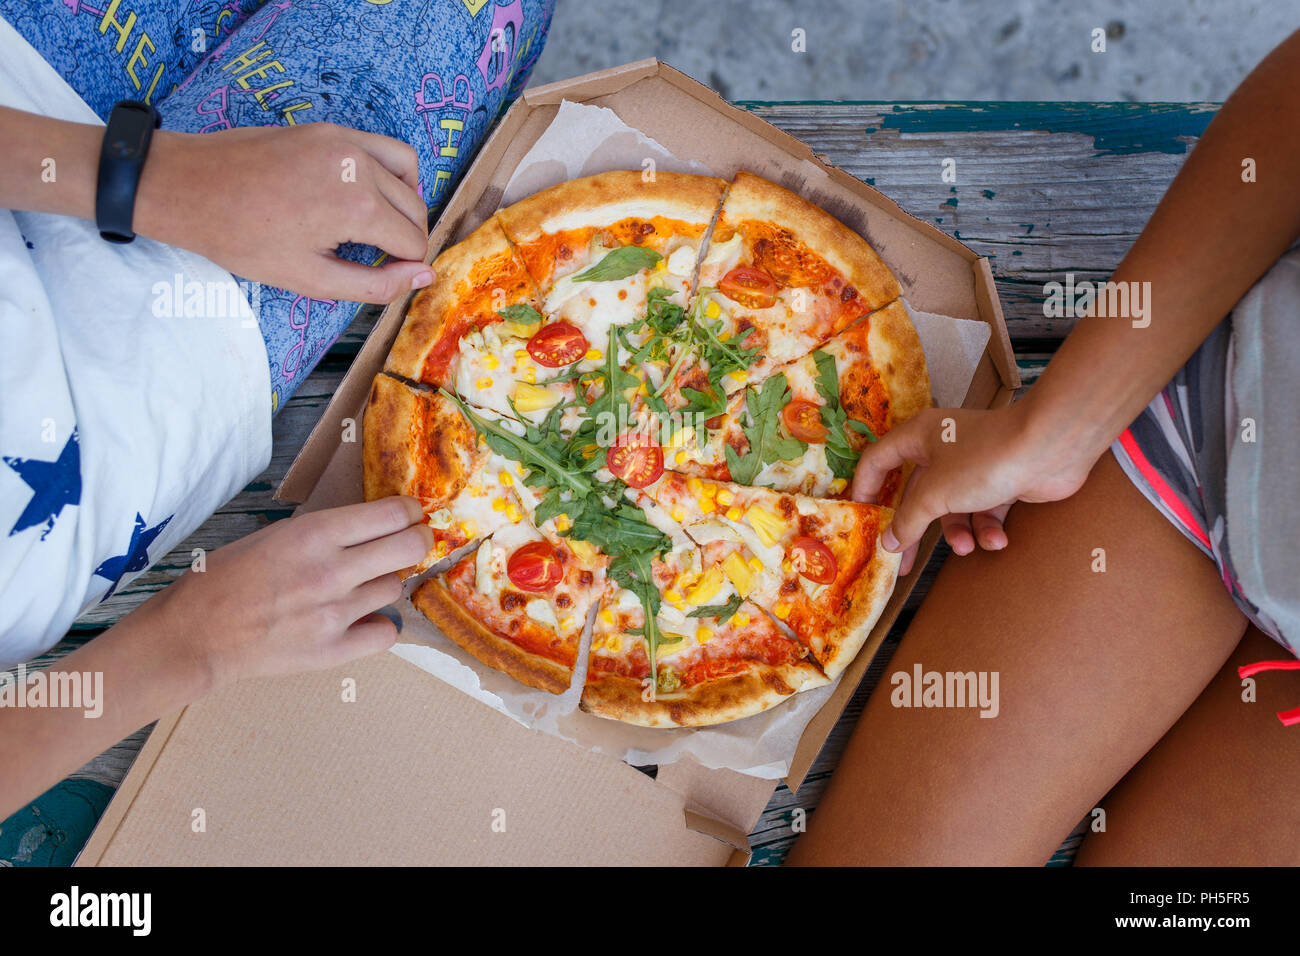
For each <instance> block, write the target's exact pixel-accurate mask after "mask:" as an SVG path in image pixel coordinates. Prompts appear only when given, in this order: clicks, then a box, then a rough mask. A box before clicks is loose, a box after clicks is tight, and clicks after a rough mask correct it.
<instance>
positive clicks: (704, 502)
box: [699, 498, 718, 515]
mask: <svg viewBox="0 0 1300 956" xmlns="http://www.w3.org/2000/svg"><path fill="white" fill-rule="evenodd" d="M699 506H700V511H701V512H702V513H703V514H706V515H711V514H713V512H715V511H717V510H718V506H717V505H715V504H714V503H713V499H712V498H701V499H700V500H699Z"/></svg>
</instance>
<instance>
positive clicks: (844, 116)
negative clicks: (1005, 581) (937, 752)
mask: <svg viewBox="0 0 1300 956" xmlns="http://www.w3.org/2000/svg"><path fill="white" fill-rule="evenodd" d="M741 105H743V106H745V107H746V108H748V109H750V110H752V111H753V112H754V113H755V114H756V115H758V116H761V117H763V118H764V119H767V120H769V121H771V122H772V123H775V124H776V125H777V126H780V127H782V128H783V129H785V130H787V131H789V132H790V133H792V134H794V135H795V136H797V137H799V138H800V139H802V140H803V141H804V142H806V143H808V144H809V145H810V146H811V147H812V148H813V149H814V150H816V151H817V152H818V153H820V154H821V155H822V156H824V157H825V158H826V160H828V161H829V162H831V163H834V164H835V165H837V166H839V167H841V168H843V169H845V170H847V171H848V172H850V173H852V174H853V175H854V176H857V177H859V178H860V179H862V180H864V181H865V182H867V183H870V184H872V185H874V186H876V187H877V188H879V189H880V190H881V191H883V192H884V193H886V194H887V195H888V196H890V197H891V198H892V199H894V200H895V201H896V202H898V203H899V204H900V205H901V206H902V207H903V208H904V209H905V210H906V211H908V212H909V213H911V214H912V215H914V216H916V217H918V218H920V219H923V220H925V221H927V222H931V223H934V224H935V225H936V226H938V227H939V228H940V229H943V230H945V231H946V232H948V233H949V234H951V235H953V236H955V237H956V238H958V239H960V240H961V241H962V242H964V243H966V244H967V245H968V246H970V247H971V248H972V249H974V250H975V251H976V252H978V253H979V254H980V255H984V256H988V257H989V259H990V261H991V265H992V268H993V273H994V276H995V277H996V280H997V285H998V292H999V295H1000V296H1001V298H1002V304H1003V308H1004V309H1005V311H1006V318H1007V326H1008V328H1009V329H1010V332H1011V338H1012V342H1013V344H1014V346H1015V350H1016V356H1017V360H1018V362H1019V364H1020V369H1021V374H1022V376H1023V377H1024V380H1025V384H1026V386H1028V385H1029V384H1031V383H1032V382H1033V380H1034V379H1035V378H1036V377H1037V375H1038V373H1039V372H1040V371H1041V370H1042V368H1043V367H1044V366H1045V365H1046V363H1047V361H1048V360H1049V359H1050V357H1051V354H1052V352H1053V351H1054V350H1055V349H1056V347H1057V345H1058V344H1059V343H1060V341H1061V339H1063V338H1064V337H1065V335H1066V333H1067V332H1068V331H1069V326H1070V321H1069V320H1049V319H1046V318H1044V317H1043V313H1042V300H1043V295H1044V293H1043V286H1044V284H1045V283H1047V282H1050V281H1053V280H1056V281H1064V279H1065V275H1066V273H1071V272H1072V273H1074V275H1075V278H1076V280H1082V279H1090V280H1099V279H1104V278H1106V277H1107V276H1109V274H1110V273H1111V272H1112V271H1113V270H1114V268H1115V266H1116V265H1118V263H1119V261H1120V259H1121V258H1122V257H1123V255H1124V253H1125V252H1126V251H1127V250H1128V248H1129V246H1130V245H1131V244H1132V242H1133V240H1134V239H1135V238H1136V237H1137V235H1138V233H1139V232H1140V231H1141V230H1142V227H1143V225H1144V224H1145V223H1146V221H1147V219H1148V218H1149V217H1150V215H1151V212H1152V211H1153V210H1154V208H1155V205H1156V203H1157V201H1158V200H1159V199H1160V196H1161V195H1162V194H1163V193H1164V190H1165V188H1166V187H1167V186H1168V184H1169V182H1170V180H1171V179H1172V178H1173V176H1174V174H1175V173H1176V172H1177V171H1178V168H1179V166H1180V165H1181V163H1182V161H1183V159H1184V157H1185V154H1186V152H1187V149H1188V147H1189V145H1190V144H1192V143H1194V142H1195V140H1196V139H1197V137H1199V136H1200V134H1201V133H1202V132H1203V131H1204V129H1205V127H1206V125H1207V124H1208V123H1209V121H1210V119H1211V118H1212V117H1213V115H1214V112H1215V109H1216V106H1214V105H1212V104H1130V103H839V102H825V103H818V102H801V103H767V102H764V103H757V102H755V103H743V104H741ZM948 159H951V160H953V161H955V172H956V181H955V182H944V181H943V178H942V172H943V169H944V165H945V164H944V161H945V160H948ZM372 322H373V314H368V315H363V316H362V317H361V318H359V319H358V320H357V321H356V322H355V323H353V325H352V327H351V328H349V329H348V330H347V332H346V333H345V334H344V335H343V336H342V337H341V338H340V339H339V340H338V342H337V343H335V345H334V346H333V347H332V348H331V349H330V350H329V352H328V353H327V354H326V355H325V357H324V359H323V360H322V361H321V363H320V365H319V366H318V367H317V369H316V370H315V372H314V373H313V374H312V375H311V377H310V378H309V379H308V380H307V381H306V383H305V384H304V385H303V386H302V388H301V389H300V390H299V391H298V393H297V394H296V395H295V396H294V397H293V398H292V399H291V400H290V401H289V402H288V403H287V405H286V406H285V408H284V409H283V410H282V411H281V412H280V414H279V416H278V417H277V418H276V419H275V425H274V450H273V453H272V458H271V464H270V467H269V468H267V470H266V471H265V473H263V474H261V475H259V476H258V477H257V479H256V480H254V481H253V482H252V483H251V484H249V485H248V487H247V488H245V489H244V490H243V491H242V492H240V493H239V494H238V495H236V496H235V498H234V499H232V500H231V501H230V502H228V503H227V504H226V505H225V506H224V507H223V508H221V509H220V510H219V511H218V512H217V513H216V514H215V515H213V516H212V518H211V519H210V520H208V521H207V522H206V523H205V524H204V525H203V526H202V527H201V528H199V529H198V530H197V531H196V532H195V533H194V534H193V535H191V536H190V538H189V540H187V541H186V542H185V543H184V544H182V545H181V546H180V547H179V548H177V549H176V550H175V551H173V552H171V553H170V554H168V555H166V556H164V557H163V558H162V559H161V560H160V561H158V563H157V564H156V565H154V567H152V568H151V569H150V570H149V571H147V572H146V573H145V574H143V575H141V576H140V577H139V578H137V579H136V580H135V581H134V582H133V583H132V584H131V585H130V586H129V587H126V588H123V589H121V590H120V591H118V592H117V593H116V594H114V595H113V597H112V598H110V599H109V600H108V601H105V602H104V603H103V604H101V605H99V606H98V607H95V608H93V609H92V610H91V611H89V612H88V613H86V614H85V615H83V616H82V617H81V618H80V619H78V620H77V622H76V623H75V624H74V625H73V629H72V631H71V632H70V633H69V634H68V636H67V638H66V639H65V640H64V641H63V642H62V643H60V644H59V645H58V646H57V647H56V648H54V649H53V650H51V651H50V653H49V654H47V655H45V656H43V657H42V658H40V659H39V663H48V662H50V661H53V660H56V659H58V658H59V657H62V656H63V655H64V654H66V653H68V652H69V651H70V650H72V649H73V648H75V647H77V646H79V645H80V644H82V643H84V642H85V641H86V640H88V639H90V638H92V637H94V636H95V635H96V634H98V633H100V632H101V631H102V630H103V629H104V628H107V627H109V626H111V625H112V624H114V623H115V622H117V621H118V620H119V619H120V618H121V617H122V616H123V615H125V614H127V613H128V612H130V611H131V610H132V609H133V608H135V607H136V606H137V605H138V604H140V602H142V601H144V600H145V599H146V598H148V597H149V596H150V595H152V594H154V593H155V592H157V591H159V590H161V589H162V588H164V587H166V586H167V584H168V583H170V582H171V581H172V580H174V579H175V578H176V577H178V576H179V575H180V574H182V573H183V572H184V571H185V570H186V569H187V568H188V567H189V563H190V554H191V549H193V548H204V549H208V550H211V549H213V548H218V547H220V546H221V545H223V544H227V543H229V542H231V541H234V540H235V539H237V538H240V537H243V536H244V535H246V534H249V533H251V532H253V531H256V530H257V529H258V528H261V527H263V526H265V525H266V524H268V523H269V522H272V521H277V520H279V519H281V518H284V517H287V516H288V515H289V514H290V513H291V511H292V509H291V508H290V507H288V506H286V505H284V504H282V503H280V502H278V501H276V500H275V499H274V498H273V494H274V491H275V489H276V487H277V486H278V485H279V483H280V480H281V478H282V477H283V476H284V473H285V470H286V469H287V468H288V466H289V464H290V462H292V461H293V458H294V456H295V455H296V454H297V452H298V449H299V448H300V447H301V446H302V443H303V441H304V440H305V439H306V437H307V434H308V432H309V431H310V430H311V428H312V426H313V425H314V424H315V422H316V420H317V418H318V417H319V416H320V414H321V412H322V411H323V409H324V407H325V404H326V402H327V401H328V400H329V397H330V395H332V394H333V392H334V390H335V388H336V387H337V385H338V383H339V381H340V380H341V379H342V378H343V375H344V374H345V373H346V372H347V369H348V366H349V364H350V363H351V361H352V359H353V357H354V356H355V355H356V352H357V350H358V348H359V347H360V345H361V343H362V342H363V341H364V340H365V337H366V335H367V334H368V333H369V331H370V327H371V323H372ZM946 555H947V552H946V549H944V548H943V547H942V546H941V547H940V549H939V551H937V552H936V554H935V556H934V558H933V559H932V560H931V562H930V564H929V566H928V567H927V569H926V574H925V576H924V577H923V578H922V580H921V583H920V585H919V586H918V587H917V589H916V591H915V592H914V594H913V595H912V597H911V599H910V600H909V602H908V609H907V611H905V613H904V614H903V616H902V617H901V618H900V619H899V621H898V623H897V624H896V625H895V627H894V630H893V632H892V633H891V634H890V635H889V638H888V640H887V641H886V643H885V644H884V646H883V647H882V649H881V651H880V653H879V655H878V656H877V659H876V660H875V661H874V662H873V664H872V667H871V669H870V671H869V673H868V675H867V678H866V679H865V680H864V681H863V683H862V685H861V686H860V687H859V688H858V691H857V693H856V695H855V696H854V699H853V702H852V705H851V706H850V707H849V708H848V710H847V711H846V713H845V714H844V716H843V718H842V719H841V720H840V722H839V724H838V725H837V727H836V729H835V732H834V733H833V735H832V737H831V739H830V741H829V742H828V743H827V744H826V746H825V748H824V749H823V751H822V753H821V755H820V757H819V758H818V761H817V763H816V764H815V765H814V768H813V771H812V773H810V774H809V776H808V779H807V781H806V783H805V784H804V786H803V787H802V789H801V790H800V792H799V794H798V795H797V796H796V795H795V794H792V793H791V792H790V791H789V790H788V789H786V787H785V786H784V785H782V786H780V787H779V788H778V789H777V792H776V794H775V795H774V796H773V798H772V802H771V803H770V804H769V806H768V808H767V811H766V812H765V813H764V815H763V817H762V818H761V819H760V821H759V823H758V825H757V827H756V828H755V830H754V832H753V834H751V843H752V844H753V847H754V863H755V864H759V865H763V864H775V863H779V862H780V861H781V859H783V857H784V855H785V852H786V850H787V849H788V847H789V845H790V842H791V841H792V839H793V834H792V833H791V829H790V815H789V814H790V811H791V810H792V809H793V808H795V807H803V808H805V809H806V810H809V811H811V810H812V809H813V808H814V807H815V806H816V805H817V801H818V798H819V797H820V795H821V793H822V790H823V789H824V787H825V784H826V781H827V780H828V779H829V777H830V774H831V771H832V770H833V768H834V767H835V764H836V762H837V761H838V759H839V757H840V754H841V753H842V751H843V747H844V744H845V742H846V740H847V737H848V733H849V731H850V730H851V729H852V727H853V724H854V723H855V721H856V720H857V718H858V716H859V714H860V713H861V711H862V707H863V704H864V703H865V701H866V698H867V695H868V694H869V693H870V691H871V689H872V688H873V687H874V686H875V684H876V683H877V682H878V681H879V679H880V676H881V674H882V673H883V672H884V670H885V668H886V666H887V664H888V662H889V658H890V657H891V656H892V654H893V651H894V649H895V648H896V647H897V644H898V640H899V638H900V636H901V635H902V633H903V631H904V630H905V629H906V627H907V624H908V622H909V621H910V620H911V615H912V612H913V611H914V610H915V607H916V606H917V605H918V604H919V603H920V601H921V599H922V598H923V597H924V596H925V593H926V590H927V588H928V586H929V582H930V581H931V580H932V578H933V575H934V573H935V572H936V571H937V568H938V566H939V564H940V563H942V561H943V559H944V558H945V557H946ZM147 733H148V728H146V729H144V730H142V731H140V732H139V733H137V734H134V735H132V736H131V737H130V738H128V739H127V740H125V741H123V742H122V743H121V744H119V745H118V746H117V747H115V748H113V749H112V750H110V751H109V752H107V753H106V754H104V755H102V756H101V757H99V758H97V759H96V760H95V761H93V762H92V764H91V765H88V767H87V770H86V773H87V774H88V775H90V776H93V777H94V778H96V779H99V780H103V781H106V782H109V783H110V784H112V785H116V783H117V782H118V781H120V780H121V778H122V776H123V775H124V774H125V773H126V771H127V769H128V768H129V767H130V762H131V760H132V759H133V758H134V756H135V754H136V752H137V751H138V750H139V748H140V746H141V744H142V743H143V741H144V738H145V737H146V736H147ZM1077 841H1078V833H1076V834H1075V835H1074V837H1073V839H1069V840H1067V841H1066V844H1064V845H1063V849H1062V853H1058V856H1061V857H1062V858H1065V857H1066V856H1068V853H1069V852H1070V850H1071V849H1072V847H1073V846H1074V845H1075V844H1076V843H1077Z"/></svg>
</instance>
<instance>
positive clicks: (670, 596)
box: [664, 588, 682, 604]
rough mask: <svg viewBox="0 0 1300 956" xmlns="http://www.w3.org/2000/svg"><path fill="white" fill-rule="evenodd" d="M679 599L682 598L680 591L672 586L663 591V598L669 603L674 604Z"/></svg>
mask: <svg viewBox="0 0 1300 956" xmlns="http://www.w3.org/2000/svg"><path fill="white" fill-rule="evenodd" d="M681 599H682V592H681V591H678V590H675V589H674V588H669V589H668V590H666V591H664V600H665V601H667V602H668V603H669V604H676V603H677V602H678V601H680V600H681Z"/></svg>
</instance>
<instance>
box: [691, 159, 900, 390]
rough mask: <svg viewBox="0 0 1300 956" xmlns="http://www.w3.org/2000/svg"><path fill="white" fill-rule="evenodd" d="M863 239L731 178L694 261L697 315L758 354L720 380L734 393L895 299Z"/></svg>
mask: <svg viewBox="0 0 1300 956" xmlns="http://www.w3.org/2000/svg"><path fill="white" fill-rule="evenodd" d="M899 292H900V289H899V285H898V281H897V280H896V279H895V278H894V276H893V273H891V272H890V271H889V269H888V267H887V266H886V265H885V264H884V263H883V262H882V261H881V260H880V257H879V256H878V255H876V252H875V250H874V249H872V248H871V246H870V245H869V244H868V243H867V241H866V240H865V239H863V238H862V237H861V236H859V235H858V234H857V233H856V232H854V231H853V230H852V229H849V228H848V227H847V226H845V225H844V224H843V223H841V222H840V221H839V220H838V219H836V218H835V217H833V216H831V215H830V214H829V213H827V212H825V211H824V210H822V209H820V208H819V207H817V206H815V205H813V204H812V203H810V202H808V201H807V200H805V199H803V198H801V197H799V196H796V195H795V194H794V193H792V192H789V191H788V190H786V189H783V188H781V187H780V186H778V185H776V184H775V183H771V182H768V181H767V180H765V179H763V178H761V177H759V176H755V175H753V174H751V173H747V172H740V173H737V174H736V178H735V179H734V180H733V181H732V183H731V186H730V189H729V190H728V192H727V198H726V201H725V202H724V203H723V205H722V210H721V212H720V214H719V216H718V221H717V223H716V225H715V226H714V229H713V233H712V236H711V238H710V240H709V246H708V250H707V251H706V253H705V256H704V259H703V260H702V261H701V263H700V270H699V284H698V290H697V293H696V294H697V302H696V303H695V305H694V306H693V307H694V308H696V309H697V310H698V312H699V313H700V315H701V316H702V317H703V318H704V319H706V320H710V321H715V322H717V323H718V324H719V327H720V329H721V331H722V334H724V335H726V336H727V338H728V340H729V341H730V342H731V343H733V344H735V345H737V346H743V347H744V348H747V349H756V350H757V351H758V357H757V358H756V360H755V361H753V362H752V363H751V364H750V365H749V366H748V367H747V368H746V369H744V370H742V371H741V372H739V373H734V372H733V373H731V374H730V377H723V378H722V380H721V385H722V387H723V388H724V389H725V390H726V391H727V392H731V391H735V390H736V389H738V388H741V387H743V386H744V384H745V383H747V382H758V381H762V379H764V378H765V377H767V375H768V374H770V372H771V370H772V369H774V368H776V367H777V366H779V365H783V364H785V363H787V362H790V361H793V360H794V359H797V358H799V357H800V356H803V355H805V354H807V353H808V352H811V351H812V350H813V349H815V348H817V347H818V346H819V345H821V344H822V343H823V342H825V341H826V340H827V339H829V338H830V337H831V336H832V335H835V334H837V333H839V332H841V331H843V330H844V329H846V328H847V327H848V326H849V325H851V324H852V323H853V322H855V321H856V320H857V319H859V318H861V317H862V316H864V315H866V314H868V313H869V312H873V311H875V310H876V309H879V308H881V307H882V306H885V305H887V304H888V303H890V302H892V301H893V300H894V299H896V298H898V296H899Z"/></svg>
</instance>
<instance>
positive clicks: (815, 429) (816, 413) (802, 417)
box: [781, 398, 826, 444]
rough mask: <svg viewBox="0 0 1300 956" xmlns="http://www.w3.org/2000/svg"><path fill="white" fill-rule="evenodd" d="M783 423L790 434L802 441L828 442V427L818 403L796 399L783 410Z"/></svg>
mask: <svg viewBox="0 0 1300 956" xmlns="http://www.w3.org/2000/svg"><path fill="white" fill-rule="evenodd" d="M781 421H783V422H785V427H786V429H787V430H789V432H790V434H791V435H793V436H794V437H795V438H797V439H799V440H800V441H806V442H812V443H815V444H820V443H821V442H824V441H826V426H825V425H823V424H822V407H821V406H820V405H818V404H817V403H816V402H810V401H807V400H806V399H802V398H796V399H795V400H794V401H792V402H791V403H790V404H789V405H787V406H786V407H785V408H783V409H781Z"/></svg>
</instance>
